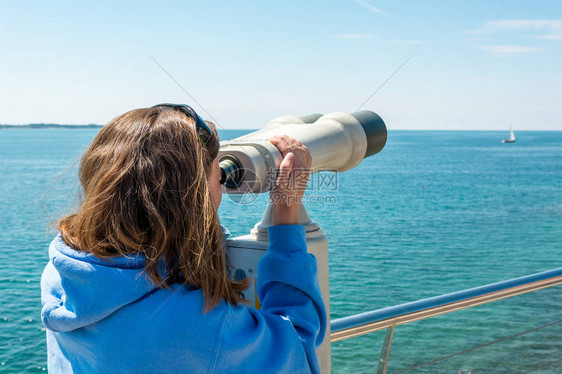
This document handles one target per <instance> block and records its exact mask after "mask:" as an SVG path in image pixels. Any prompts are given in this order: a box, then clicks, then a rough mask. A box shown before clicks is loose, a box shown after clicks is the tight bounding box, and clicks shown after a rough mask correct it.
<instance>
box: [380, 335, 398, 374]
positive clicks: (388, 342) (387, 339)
mask: <svg viewBox="0 0 562 374" xmlns="http://www.w3.org/2000/svg"><path fill="white" fill-rule="evenodd" d="M395 327H396V325H392V327H389V328H387V329H386V334H385V335H384V342H383V343H382V349H381V357H380V358H379V364H378V366H377V374H386V367H387V366H388V358H389V357H390V347H391V346H392V338H393V337H394V328H395Z"/></svg>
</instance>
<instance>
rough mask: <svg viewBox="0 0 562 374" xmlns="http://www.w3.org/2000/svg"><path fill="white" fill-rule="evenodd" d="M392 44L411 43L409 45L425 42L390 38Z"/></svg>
mask: <svg viewBox="0 0 562 374" xmlns="http://www.w3.org/2000/svg"><path fill="white" fill-rule="evenodd" d="M390 43H392V44H411V45H422V44H426V42H424V41H423V40H391V41H390Z"/></svg>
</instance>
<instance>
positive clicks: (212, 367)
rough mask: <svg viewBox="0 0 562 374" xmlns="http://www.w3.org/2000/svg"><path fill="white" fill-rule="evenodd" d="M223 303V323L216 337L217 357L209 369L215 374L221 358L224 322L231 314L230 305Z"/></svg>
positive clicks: (220, 324) (215, 356)
mask: <svg viewBox="0 0 562 374" xmlns="http://www.w3.org/2000/svg"><path fill="white" fill-rule="evenodd" d="M222 302H223V303H225V304H226V305H225V311H224V313H223V315H222V318H221V321H220V323H219V328H218V331H217V335H216V339H217V344H216V346H215V355H214V357H213V363H212V365H211V367H210V368H209V373H213V372H214V371H215V366H217V360H218V357H219V351H220V349H221V337H222V329H223V326H224V322H225V321H226V318H227V317H228V314H229V313H230V304H228V303H227V302H226V301H224V300H223V301H222Z"/></svg>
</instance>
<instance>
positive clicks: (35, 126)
mask: <svg viewBox="0 0 562 374" xmlns="http://www.w3.org/2000/svg"><path fill="white" fill-rule="evenodd" d="M102 127H103V125H95V124H89V125H58V124H56V123H30V124H28V125H0V129H97V128H102Z"/></svg>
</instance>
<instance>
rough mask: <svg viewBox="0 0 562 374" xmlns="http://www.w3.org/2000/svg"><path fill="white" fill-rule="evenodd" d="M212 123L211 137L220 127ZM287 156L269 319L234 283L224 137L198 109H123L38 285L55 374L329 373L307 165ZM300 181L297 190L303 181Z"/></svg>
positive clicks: (87, 164)
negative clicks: (224, 213) (321, 358)
mask: <svg viewBox="0 0 562 374" xmlns="http://www.w3.org/2000/svg"><path fill="white" fill-rule="evenodd" d="M209 125H210V126H211V128H209ZM270 141H271V143H273V144H274V145H276V146H277V147H278V148H279V150H280V151H281V153H282V154H283V157H284V159H283V161H282V163H281V166H280V171H279V177H278V179H277V183H276V187H275V188H274V189H273V190H272V192H271V193H272V194H286V195H288V197H290V198H287V199H272V201H275V202H276V203H274V204H275V205H274V217H273V221H274V226H271V227H269V229H268V230H269V240H270V243H269V248H268V251H267V253H266V254H265V255H264V257H263V258H262V260H261V261H260V265H259V269H258V273H259V277H258V285H257V287H258V297H259V299H260V302H261V310H256V309H254V308H247V307H245V306H244V304H243V300H242V297H241V291H242V290H244V289H245V288H246V287H247V286H248V281H247V280H242V281H235V280H231V279H229V278H228V276H227V266H228V264H227V260H226V254H225V248H224V234H223V231H222V230H221V226H220V224H219V218H218V214H217V210H218V207H219V204H220V201H221V186H220V177H221V176H220V169H219V166H218V157H217V155H218V150H219V141H218V135H217V132H216V129H215V128H214V126H213V125H212V124H207V123H205V122H204V121H203V120H202V119H201V118H200V117H199V116H198V115H197V114H196V113H195V111H193V110H192V109H191V108H189V107H187V106H181V105H173V104H161V105H157V106H155V107H152V108H145V109H137V110H133V111H130V112H128V113H125V114H123V115H121V116H119V117H117V118H115V119H114V120H113V121H111V122H110V123H109V124H108V125H106V126H105V127H104V128H103V129H102V130H101V131H100V132H99V133H98V135H97V136H96V138H95V139H94V141H93V142H92V144H91V145H90V147H89V149H88V150H87V151H86V153H85V154H84V156H83V157H82V161H81V164H80V170H79V177H80V181H81V183H82V187H83V193H84V195H83V201H82V202H81V205H80V206H79V208H78V211H77V212H76V213H75V214H71V215H69V216H67V217H65V218H63V219H62V220H61V221H60V223H59V230H60V234H59V235H58V236H57V237H56V238H55V239H54V240H53V242H52V243H51V245H50V248H49V256H50V261H49V263H48V265H47V266H46V268H45V270H44V272H43V277H42V280H41V289H42V302H43V309H42V313H41V316H42V320H43V323H44V325H45V327H46V328H47V347H48V364H49V371H51V372H111V373H123V372H174V373H175V372H190V373H191V372H192V373H226V372H228V373H238V372H239V373H299V372H311V371H312V372H318V371H319V369H318V362H317V357H316V347H318V346H319V345H320V343H321V342H322V339H323V336H324V332H325V326H326V316H325V309H324V305H323V303H322V297H321V295H320V290H319V288H318V283H317V274H316V260H315V259H314V257H313V256H312V255H309V254H307V253H306V243H305V238H304V235H305V232H304V226H301V225H299V224H298V223H299V217H298V208H299V207H298V205H297V204H293V205H283V204H281V203H279V201H298V200H299V198H300V197H302V193H303V190H304V188H305V187H306V180H304V181H303V180H302V178H294V179H295V180H293V178H290V175H291V173H293V172H295V171H298V172H300V173H301V174H302V173H303V172H304V173H306V170H307V169H308V168H309V167H310V154H309V153H308V151H307V150H306V147H304V146H303V145H302V143H300V142H298V141H296V140H295V139H292V138H289V137H286V136H277V137H273V138H272V139H270ZM296 179H298V181H296Z"/></svg>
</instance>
